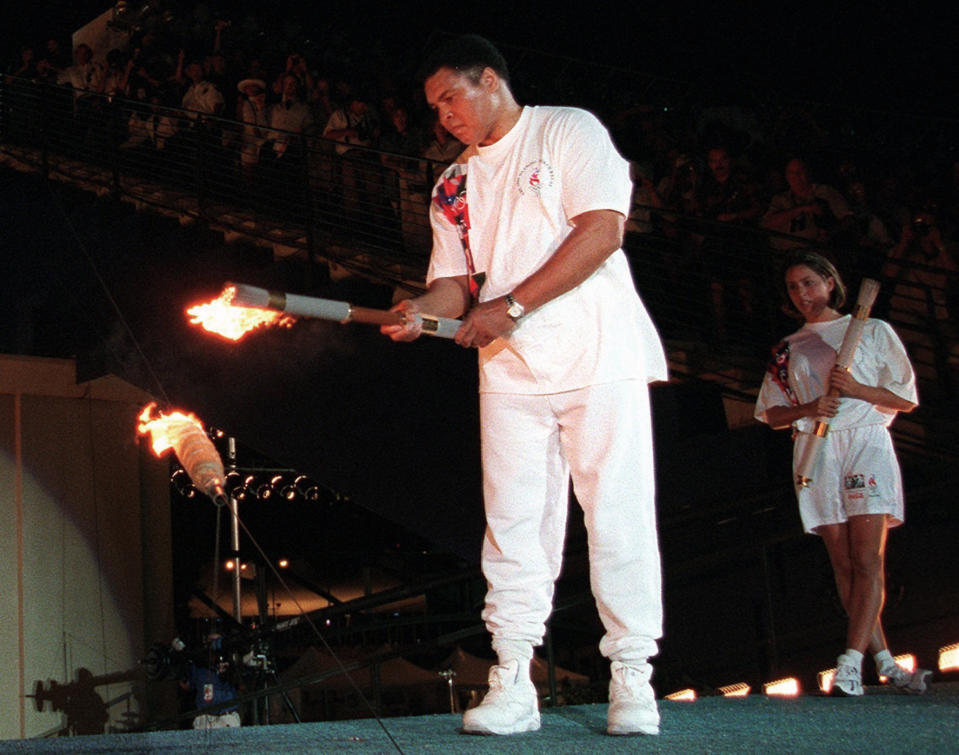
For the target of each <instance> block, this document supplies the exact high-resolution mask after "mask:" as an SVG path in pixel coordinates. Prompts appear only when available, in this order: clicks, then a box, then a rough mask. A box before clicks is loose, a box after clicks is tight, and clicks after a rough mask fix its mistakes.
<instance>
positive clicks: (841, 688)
mask: <svg viewBox="0 0 959 755" xmlns="http://www.w3.org/2000/svg"><path fill="white" fill-rule="evenodd" d="M829 694H830V695H835V696H838V697H859V695H861V694H862V672H861V671H860V670H859V666H858V665H856V664H855V663H854V662H853V661H852V660H851V659H850V658H849V657H848V656H847V655H846V654H845V653H843V654H842V655H840V656H839V658H837V659H836V673H835V675H834V676H833V678H832V687H831V688H830V690H829Z"/></svg>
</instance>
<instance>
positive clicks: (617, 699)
mask: <svg viewBox="0 0 959 755" xmlns="http://www.w3.org/2000/svg"><path fill="white" fill-rule="evenodd" d="M610 672H611V674H612V678H611V679H610V680H609V711H608V713H607V714H606V721H607V726H606V732H607V733H608V734H659V710H657V708H656V696H655V695H654V694H653V688H652V686H651V685H650V683H649V678H650V677H651V676H652V668H651V667H650V665H649V664H648V663H647V664H643V666H628V665H626V664H625V663H620V662H619V661H613V662H612V664H611V665H610Z"/></svg>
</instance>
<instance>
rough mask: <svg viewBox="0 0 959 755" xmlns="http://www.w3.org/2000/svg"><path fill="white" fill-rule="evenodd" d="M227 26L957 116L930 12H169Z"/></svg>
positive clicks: (747, 7)
mask: <svg viewBox="0 0 959 755" xmlns="http://www.w3.org/2000/svg"><path fill="white" fill-rule="evenodd" d="M168 4H169V5H175V6H179V7H180V8H182V9H184V10H182V11H181V16H184V17H185V16H186V15H188V14H189V12H190V11H189V9H191V8H194V7H197V6H199V7H202V8H204V9H206V10H205V12H206V13H208V14H209V15H211V16H212V15H217V16H221V17H224V18H229V19H232V20H234V21H235V22H239V20H240V19H241V18H243V17H245V16H249V15H251V14H254V15H255V16H256V18H257V19H258V20H259V23H260V24H261V25H262V26H264V27H273V28H279V29H282V30H284V31H287V32H291V33H292V32H296V31H305V32H306V34H305V37H306V38H309V36H310V34H311V33H317V34H323V33H330V31H331V30H333V31H335V32H336V33H342V34H346V35H349V36H351V37H353V38H354V39H358V40H363V42H364V45H368V48H369V50H370V53H371V54H372V55H375V54H376V53H377V51H380V50H382V51H384V52H386V53H387V54H389V55H390V56H391V57H392V59H393V60H408V59H409V58H410V57H411V56H413V57H415V56H418V55H419V53H420V52H421V50H422V46H423V44H424V43H425V42H426V40H427V39H428V38H429V35H430V34H431V33H433V32H434V31H445V32H463V31H473V32H478V33H481V34H484V35H486V36H488V37H489V38H490V39H492V40H493V41H494V42H497V43H499V44H502V45H512V46H517V47H521V48H527V49H530V50H535V51H539V52H549V53H554V54H557V55H568V56H572V57H577V58H582V59H584V60H589V61H595V62H601V63H605V64H608V65H613V66H622V67H624V68H629V69H633V70H638V71H641V72H645V73H650V74H655V75H659V76H664V77H674V78H678V79H700V80H701V79H702V78H704V77H707V78H712V79H714V80H715V81H716V82H717V85H730V84H736V83H737V80H738V81H748V82H760V83H761V84H763V85H764V86H767V87H768V88H769V89H770V90H771V91H776V92H778V93H780V94H788V95H790V96H793V97H796V98H798V99H809V100H813V101H823V102H835V103H842V104H844V105H863V106H868V107H871V108H877V109H879V110H886V109H904V110H906V111H907V112H911V113H914V114H916V115H928V114H947V113H948V114H954V113H955V108H956V104H955V103H956V94H957V89H956V84H957V81H956V65H955V54H954V42H955V39H956V32H957V30H959V18H957V16H959V14H957V12H956V11H955V9H954V8H951V7H950V6H948V5H947V6H942V5H936V4H933V3H925V2H919V3H903V2H894V3H881V4H880V3H863V2H853V3H826V2H803V3H790V4H783V3H758V2H756V3H721V4H718V3H717V4H712V5H704V4H702V3H693V2H669V3H637V4H633V5H632V6H631V7H629V8H621V9H618V10H612V9H609V8H606V9H603V10H597V9H594V8H588V7H587V6H564V5H561V4H558V3H557V4H553V5H546V4H518V3H508V2H500V1H496V2H493V1H491V2H485V3H478V2H457V3H437V4H427V3H385V2H382V3H381V2H351V3H340V4H335V5H334V4H324V3H303V2H289V0H282V1H280V2H271V3H268V4H265V3H261V2H251V1H250V0H245V1H244V2H238V3H225V2H219V3H217V2H210V3H186V2H180V3H168ZM109 7H110V5H109V4H108V3H96V2H66V0H45V1H43V2H35V3H26V4H18V3H4V4H3V8H2V10H0V47H2V49H3V50H4V51H5V56H6V59H7V60H10V59H11V57H15V56H16V54H17V53H16V46H17V45H18V44H20V43H22V42H29V41H39V40H42V39H43V38H45V37H46V36H48V35H49V34H50V33H51V31H53V30H55V31H57V32H58V33H59V34H58V36H60V37H64V35H65V33H66V34H67V35H68V34H69V31H70V30H72V29H73V28H76V26H78V25H80V24H82V23H84V22H85V21H86V20H89V19H90V18H92V17H94V16H96V15H98V14H99V13H102V12H103V11H105V10H107V9H108V8H109Z"/></svg>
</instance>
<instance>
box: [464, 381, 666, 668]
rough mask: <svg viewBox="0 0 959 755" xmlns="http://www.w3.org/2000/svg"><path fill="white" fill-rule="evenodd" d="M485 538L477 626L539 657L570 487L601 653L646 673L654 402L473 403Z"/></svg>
mask: <svg viewBox="0 0 959 755" xmlns="http://www.w3.org/2000/svg"><path fill="white" fill-rule="evenodd" d="M480 426H481V438H482V455H483V494H484V501H485V507H486V520H487V529H486V537H485V540H484V543H483V572H484V574H485V575H486V579H487V582H488V585H489V590H488V592H487V596H486V607H485V609H484V611H483V619H484V621H485V622H486V626H487V628H488V630H489V632H490V634H491V635H492V636H493V640H494V644H495V642H496V641H497V640H500V641H508V642H513V641H519V642H528V643H531V644H532V645H539V644H541V643H542V641H543V635H544V634H545V622H546V620H547V618H548V617H549V614H550V611H551V610H552V600H553V585H554V582H555V580H556V578H557V577H558V576H559V572H560V567H561V562H562V554H563V542H564V539H565V534H566V512H567V505H568V497H569V479H570V475H571V476H572V480H573V489H574V491H575V493H576V498H577V500H578V501H579V503H580V505H581V506H582V508H583V512H584V521H585V523H586V530H587V533H588V537H589V560H590V584H591V587H592V591H593V596H594V597H595V599H596V605H597V608H598V610H599V616H600V618H601V619H602V622H603V626H604V627H605V629H606V634H605V635H604V636H603V639H602V641H601V642H600V652H601V653H602V654H603V655H604V656H606V657H609V658H612V659H614V660H621V661H627V660H630V661H642V660H645V659H646V658H648V657H650V656H653V655H655V654H656V652H657V645H656V640H657V639H659V637H660V636H661V635H662V588H661V577H660V558H659V542H658V536H657V532H656V512H655V485H654V478H653V445H652V428H651V422H650V411H649V391H648V387H647V385H646V384H645V383H644V382H642V381H633V380H629V381H620V382H615V383H607V384H603V385H595V386H590V387H587V388H582V389H579V390H575V391H568V392H564V393H557V394H548V395H515V394H497V393H484V394H481V396H480Z"/></svg>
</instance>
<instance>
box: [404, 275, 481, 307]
mask: <svg viewBox="0 0 959 755" xmlns="http://www.w3.org/2000/svg"><path fill="white" fill-rule="evenodd" d="M415 302H416V306H417V309H418V310H419V311H420V312H423V313H425V314H430V315H436V316H437V317H460V316H462V315H463V314H464V313H465V312H466V310H468V309H469V306H470V294H469V286H468V284H467V281H466V276H465V275H464V276H457V277H455V278H437V279H436V280H434V281H433V282H432V283H431V284H430V287H429V290H428V291H427V292H426V293H425V294H423V295H422V296H418V297H416V299H415Z"/></svg>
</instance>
